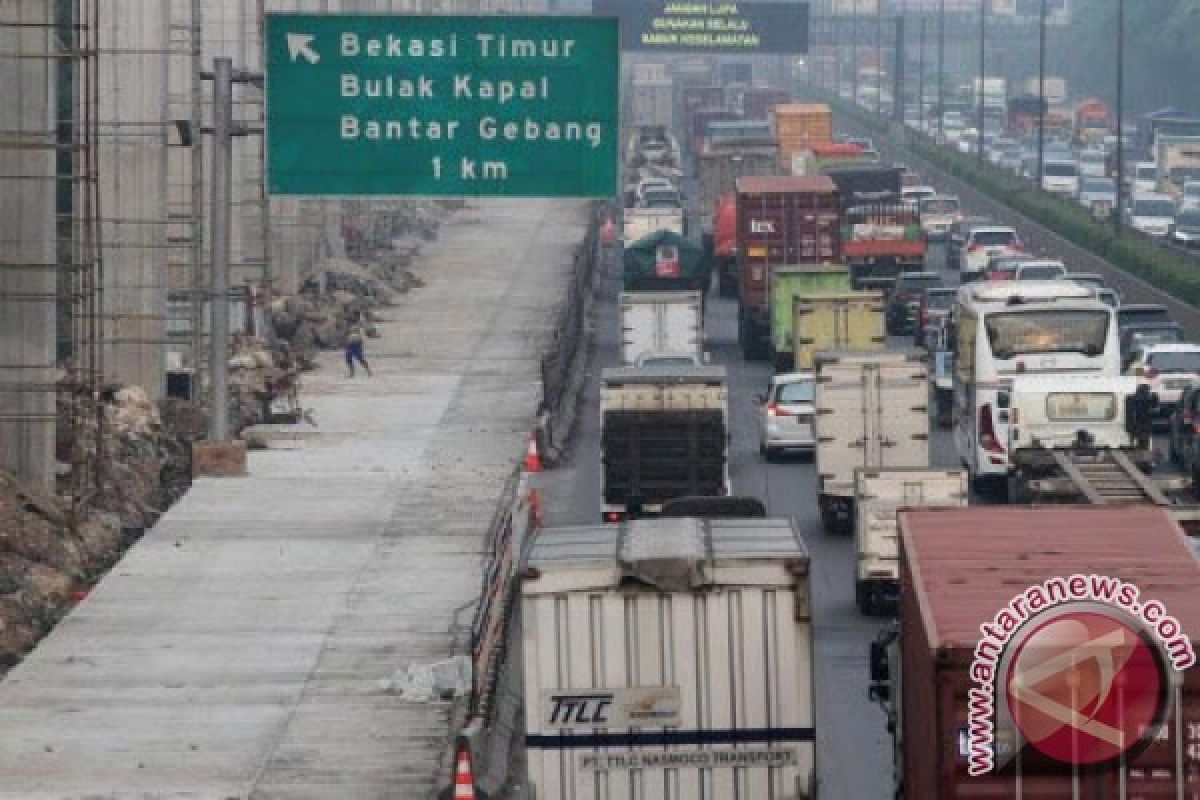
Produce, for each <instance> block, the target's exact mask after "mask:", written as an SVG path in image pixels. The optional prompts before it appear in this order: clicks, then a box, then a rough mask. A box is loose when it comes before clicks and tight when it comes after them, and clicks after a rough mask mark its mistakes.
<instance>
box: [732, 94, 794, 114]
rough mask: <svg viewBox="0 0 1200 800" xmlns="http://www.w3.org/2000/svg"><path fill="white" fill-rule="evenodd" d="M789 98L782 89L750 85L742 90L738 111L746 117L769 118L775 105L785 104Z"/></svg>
mask: <svg viewBox="0 0 1200 800" xmlns="http://www.w3.org/2000/svg"><path fill="white" fill-rule="evenodd" d="M790 99H791V95H789V94H788V93H787V92H786V91H784V90H783V89H772V88H770V87H767V86H751V87H748V88H746V89H743V90H742V97H741V103H740V107H739V108H738V110H739V111H741V112H742V116H744V117H746V119H765V120H769V119H770V118H771V114H772V113H773V112H774V111H775V108H776V107H777V106H782V105H786V104H787V103H788V101H789V100H790Z"/></svg>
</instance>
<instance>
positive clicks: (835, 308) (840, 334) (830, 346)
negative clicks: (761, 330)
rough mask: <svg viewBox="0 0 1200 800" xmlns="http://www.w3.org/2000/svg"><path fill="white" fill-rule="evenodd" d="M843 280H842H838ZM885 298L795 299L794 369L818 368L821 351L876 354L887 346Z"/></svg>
mask: <svg viewBox="0 0 1200 800" xmlns="http://www.w3.org/2000/svg"><path fill="white" fill-rule="evenodd" d="M837 280H840V279H837ZM884 317H885V314H884V306H883V295H882V294H880V293H879V292H834V293H830V294H803V295H798V296H796V297H793V298H792V343H791V347H792V354H793V358H794V360H793V363H792V365H791V368H794V369H795V370H796V371H798V372H804V371H806V370H810V369H813V368H814V367H815V366H816V354H817V353H818V352H820V351H822V350H835V351H849V352H858V353H865V352H876V351H880V350H883V349H884V347H885V346H886V345H887V333H886V331H885V328H886V325H885V320H884Z"/></svg>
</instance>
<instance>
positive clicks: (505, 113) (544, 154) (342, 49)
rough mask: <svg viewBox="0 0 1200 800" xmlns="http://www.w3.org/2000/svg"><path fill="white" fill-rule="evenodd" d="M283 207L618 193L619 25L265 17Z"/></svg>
mask: <svg viewBox="0 0 1200 800" xmlns="http://www.w3.org/2000/svg"><path fill="white" fill-rule="evenodd" d="M266 46H267V52H266V81H267V85H266V93H267V125H266V134H267V185H268V189H269V191H270V192H271V193H273V194H280V195H452V196H453V195H473V196H508V197H611V196H612V195H614V194H616V192H617V137H618V130H617V94H618V91H617V83H618V72H619V67H620V64H619V50H620V42H619V35H618V30H617V21H616V20H615V19H603V18H594V17H562V16H541V17H539V16H514V17H507V16H486V17H483V16H425V15H421V16H398V15H360V14H286V13H281V14H268V15H267V36H266Z"/></svg>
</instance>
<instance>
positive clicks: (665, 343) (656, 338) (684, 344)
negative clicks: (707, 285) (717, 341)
mask: <svg viewBox="0 0 1200 800" xmlns="http://www.w3.org/2000/svg"><path fill="white" fill-rule="evenodd" d="M619 305H620V309H621V361H622V363H624V364H625V366H627V367H628V366H633V365H635V364H637V363H638V359H639V358H641V357H642V356H644V355H646V354H648V353H653V354H663V355H666V354H671V355H684V354H686V355H692V356H695V357H696V361H697V362H698V363H699V362H702V361H703V358H704V297H703V295H702V294H701V293H700V292H621V296H620V303H619Z"/></svg>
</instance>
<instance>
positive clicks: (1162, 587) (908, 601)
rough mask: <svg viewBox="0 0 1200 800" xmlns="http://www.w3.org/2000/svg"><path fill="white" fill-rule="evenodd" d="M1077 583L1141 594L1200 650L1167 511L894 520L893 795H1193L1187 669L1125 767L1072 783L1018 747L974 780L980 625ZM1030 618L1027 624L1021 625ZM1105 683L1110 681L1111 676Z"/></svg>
mask: <svg viewBox="0 0 1200 800" xmlns="http://www.w3.org/2000/svg"><path fill="white" fill-rule="evenodd" d="M1074 575H1097V576H1101V577H1111V578H1115V579H1117V580H1120V581H1126V582H1128V583H1129V584H1131V585H1133V586H1136V587H1137V588H1139V589H1140V591H1141V594H1140V600H1141V601H1142V602H1148V601H1149V600H1150V599H1154V600H1157V601H1159V602H1161V603H1162V605H1163V606H1164V607H1165V610H1166V613H1167V614H1169V615H1170V616H1172V617H1174V618H1176V619H1177V620H1178V622H1179V627H1180V628H1181V630H1182V632H1183V636H1184V641H1189V640H1190V642H1191V646H1192V649H1193V651H1194V649H1195V647H1196V646H1197V645H1200V640H1198V639H1197V636H1198V635H1200V634H1198V632H1200V592H1198V591H1197V587H1198V586H1200V562H1198V561H1197V560H1196V558H1195V557H1194V556H1193V554H1192V552H1191V549H1190V546H1189V544H1188V542H1187V541H1186V539H1185V537H1184V535H1183V533H1182V531H1181V530H1180V528H1179V526H1178V524H1177V523H1176V522H1175V521H1174V520H1173V519H1172V518H1171V516H1170V514H1169V512H1168V511H1167V510H1166V509H1161V508H1154V507H1150V506H1109V507H1105V508H1100V507H1083V506H1044V507H1040V508H1032V509H1031V508H994V507H993V508H987V507H973V508H969V509H941V510H926V511H903V512H901V513H900V638H899V652H898V654H897V656H898V658H899V670H898V673H899V677H898V680H897V681H896V682H895V683H894V684H893V685H894V686H896V688H897V689H898V693H899V697H898V698H897V702H898V711H899V725H900V731H899V733H900V739H899V742H900V751H901V752H900V769H899V774H900V775H901V776H902V778H901V780H902V782H903V785H902V787H900V788H901V794H900V795H898V796H902V797H904V798H909V799H910V800H915V799H916V798H921V799H922V800H924V799H925V798H963V799H964V800H982V799H983V798H1016V797H1022V798H1026V800H1060V799H1061V798H1101V797H1102V798H1119V797H1127V798H1146V799H1147V800H1154V799H1155V798H1163V799H1164V800H1165V799H1166V798H1177V797H1188V798H1190V797H1196V796H1200V753H1197V751H1196V749H1195V748H1196V743H1197V739H1198V738H1200V670H1198V669H1195V668H1191V669H1188V670H1187V671H1186V672H1185V673H1183V675H1182V676H1181V678H1182V680H1181V685H1180V686H1179V687H1178V688H1177V689H1174V690H1171V691H1170V692H1169V695H1168V696H1167V701H1168V702H1167V705H1168V707H1169V709H1168V716H1167V718H1166V722H1167V724H1166V726H1165V728H1164V730H1163V731H1162V732H1161V735H1160V737H1159V738H1158V739H1156V740H1155V741H1154V742H1153V743H1151V744H1150V746H1149V748H1148V749H1146V750H1145V751H1144V752H1142V753H1141V754H1140V755H1131V756H1130V757H1129V758H1128V760H1127V763H1125V764H1124V765H1121V764H1113V765H1109V766H1104V767H1099V768H1089V769H1080V770H1078V771H1077V773H1076V775H1074V776H1073V775H1072V774H1071V771H1070V769H1069V768H1068V769H1066V770H1064V769H1063V765H1061V764H1059V763H1057V762H1052V761H1051V760H1050V759H1048V758H1047V757H1046V756H1044V755H1042V754H1040V753H1037V752H1036V751H1035V750H1033V749H1032V748H1029V747H1026V748H1025V751H1024V752H1023V754H1022V758H1021V760H1020V762H1019V763H1017V764H1009V765H1008V766H1007V767H1006V768H1005V769H1004V770H1003V771H1000V772H989V773H986V774H984V775H979V776H970V775H969V774H968V766H969V763H968V758H969V753H970V752H971V745H970V743H971V740H970V738H969V736H968V730H969V729H968V727H967V722H968V704H967V701H968V692H969V691H970V690H971V689H972V688H973V687H974V686H975V683H974V682H973V681H972V677H971V672H972V670H971V667H972V662H973V660H974V658H975V652H976V648H977V645H978V644H979V641H980V637H981V629H980V628H981V625H983V624H985V623H993V621H994V620H995V619H996V617H997V615H998V614H999V613H1000V612H1001V611H1002V610H1003V609H1005V608H1006V607H1009V606H1010V603H1012V602H1013V601H1014V599H1015V598H1018V597H1020V596H1021V595H1022V594H1023V593H1024V592H1025V590H1026V589H1028V588H1030V587H1033V586H1036V585H1039V584H1042V583H1043V582H1045V581H1047V580H1049V579H1053V578H1062V579H1067V578H1070V577H1071V576H1074ZM1100 605H1102V606H1103V605H1105V604H1103V603H1101V604H1100ZM1095 607H1096V606H1095V605H1092V606H1091V608H1095ZM1041 618H1043V619H1044V617H1041ZM1038 619H1039V616H1032V617H1030V619H1029V620H1028V623H1034V622H1035V621H1036V620H1038ZM1131 619H1132V618H1131ZM1030 629H1035V628H1030ZM1022 630H1023V628H1018V629H1017V630H1016V635H1017V636H1020V634H1021V631H1022ZM1016 645H1017V642H1015V641H1014V642H1012V643H1010V647H1013V646H1016ZM1079 649H1082V648H1077V651H1078V650H1079ZM1059 652H1062V651H1061V650H1060V651H1059ZM1068 652H1069V651H1068ZM1085 652H1086V651H1085ZM1092 657H1093V658H1095V657H1096V656H1092ZM1097 666H1098V667H1099V666H1100V664H1098V665H1097ZM892 672H893V675H895V673H896V670H892ZM1098 677H1099V680H1100V681H1101V682H1100V684H1099V688H1100V689H1101V690H1104V689H1108V688H1110V687H1109V686H1106V685H1104V683H1103V680H1104V679H1105V678H1104V675H1103V673H1100V674H1099V676H1098ZM1108 680H1109V681H1110V682H1112V681H1114V675H1112V674H1110V675H1109V676H1108ZM1135 680H1136V679H1135ZM1171 695H1173V696H1171ZM1064 710H1067V711H1069V710H1068V709H1065V707H1064ZM1068 719H1069V717H1068ZM1097 721H1098V720H1097ZM1068 724H1069V723H1068ZM1074 730H1078V728H1074ZM1006 733H1007V732H1006ZM1077 735H1078V736H1080V737H1082V736H1083V734H1077ZM1001 742H1002V743H1003V746H1004V750H1005V752H1008V751H1010V750H1012V749H1013V746H1014V739H1013V737H1012V736H1011V735H1002V737H1001ZM1080 746H1083V745H1082V744H1081V745H1080Z"/></svg>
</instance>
